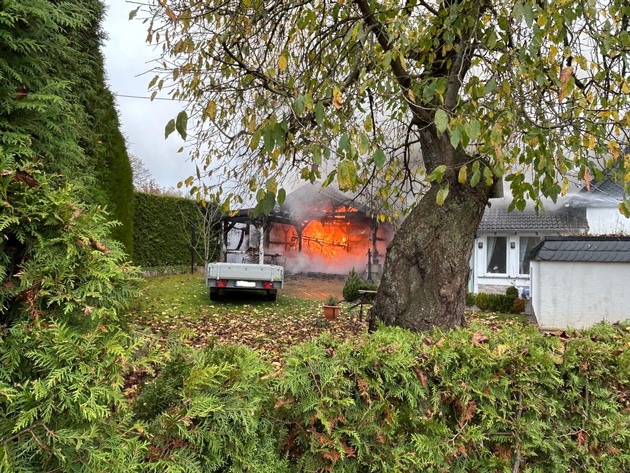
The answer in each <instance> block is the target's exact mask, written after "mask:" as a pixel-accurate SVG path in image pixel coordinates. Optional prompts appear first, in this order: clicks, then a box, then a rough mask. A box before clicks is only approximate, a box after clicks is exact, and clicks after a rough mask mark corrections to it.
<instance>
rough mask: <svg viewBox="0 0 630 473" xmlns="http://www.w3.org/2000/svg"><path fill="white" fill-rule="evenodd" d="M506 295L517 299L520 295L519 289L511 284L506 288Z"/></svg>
mask: <svg viewBox="0 0 630 473" xmlns="http://www.w3.org/2000/svg"><path fill="white" fill-rule="evenodd" d="M505 295H506V296H510V297H513V298H514V299H516V298H517V297H518V289H517V288H516V287H514V286H510V287H508V288H507V289H506V290H505Z"/></svg>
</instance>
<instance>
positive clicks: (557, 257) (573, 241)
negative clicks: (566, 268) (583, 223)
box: [529, 236, 630, 263]
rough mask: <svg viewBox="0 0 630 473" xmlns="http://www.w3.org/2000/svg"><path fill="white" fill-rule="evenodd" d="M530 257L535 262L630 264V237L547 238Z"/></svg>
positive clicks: (534, 249) (533, 250)
mask: <svg viewBox="0 0 630 473" xmlns="http://www.w3.org/2000/svg"><path fill="white" fill-rule="evenodd" d="M529 256H530V259H532V260H535V261H574V262H587V261H588V262H597V263H630V237H588V236H582V237H546V238H545V239H544V240H543V241H542V242H541V243H540V244H539V245H537V246H536V247H535V248H533V249H532V251H531V253H530V255H529Z"/></svg>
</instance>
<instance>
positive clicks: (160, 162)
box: [103, 0, 194, 187]
mask: <svg viewBox="0 0 630 473" xmlns="http://www.w3.org/2000/svg"><path fill="white" fill-rule="evenodd" d="M105 4H106V5H107V7H108V9H107V17H106V19H105V22H104V23H103V29H104V30H105V31H106V33H107V35H108V37H109V39H108V40H107V41H106V43H105V45H104V48H103V53H104V55H105V67H106V70H107V82H108V85H109V88H110V90H111V91H112V93H113V94H114V95H115V96H116V102H117V105H118V111H119V116H120V122H121V128H122V132H123V134H124V135H125V137H126V138H127V147H128V150H129V153H130V154H133V155H136V156H138V157H139V158H140V159H142V161H144V163H145V165H146V167H147V169H149V171H151V174H152V176H153V178H154V179H155V180H156V181H157V182H158V184H160V185H161V186H163V187H171V186H175V185H176V184H177V182H178V181H183V180H184V179H185V178H186V177H188V176H189V175H192V174H194V165H193V164H192V163H191V162H190V161H189V160H188V153H187V151H186V150H184V151H183V152H182V153H179V154H178V153H177V150H178V149H179V148H180V147H181V146H182V145H183V144H184V142H183V141H182V140H181V139H180V138H179V136H176V135H177V133H173V134H172V135H171V136H169V138H168V139H167V140H165V139H164V126H165V125H166V123H167V122H168V120H169V119H171V118H175V116H176V115H177V113H178V112H179V111H180V110H181V108H182V105H181V104H179V103H177V102H171V101H166V100H154V101H150V100H146V99H141V98H130V97H123V96H124V95H127V96H137V97H147V98H148V97H149V95H150V94H149V92H148V91H147V85H148V84H149V81H150V80H151V78H152V77H153V74H151V73H147V74H144V73H145V72H147V71H148V70H149V69H150V68H151V65H150V61H151V60H152V59H154V58H155V57H157V52H156V51H154V50H153V47H152V46H150V45H147V44H146V42H145V38H146V35H147V33H146V25H144V24H143V23H142V22H141V21H138V20H132V21H129V12H130V11H131V10H133V9H134V6H133V5H131V4H129V3H126V2H125V1H124V0H105ZM162 96H163V97H164V98H166V94H163V95H162ZM158 97H159V95H158Z"/></svg>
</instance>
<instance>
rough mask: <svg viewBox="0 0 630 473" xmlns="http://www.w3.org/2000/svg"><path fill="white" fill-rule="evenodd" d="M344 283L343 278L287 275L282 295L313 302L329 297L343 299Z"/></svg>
mask: <svg viewBox="0 0 630 473" xmlns="http://www.w3.org/2000/svg"><path fill="white" fill-rule="evenodd" d="M344 282H345V277H342V276H330V275H321V276H319V275H305V274H290V275H285V277H284V288H283V289H282V290H281V291H280V294H284V295H286V296H293V297H299V298H301V299H310V300H313V301H323V300H325V299H326V298H327V297H328V296H337V297H338V298H339V299H342V298H343V296H342V295H341V292H342V291H343V285H344Z"/></svg>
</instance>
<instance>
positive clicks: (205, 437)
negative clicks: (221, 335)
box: [134, 345, 289, 473]
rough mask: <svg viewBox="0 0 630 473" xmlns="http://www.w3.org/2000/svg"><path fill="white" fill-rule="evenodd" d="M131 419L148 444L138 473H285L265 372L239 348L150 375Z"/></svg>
mask: <svg viewBox="0 0 630 473" xmlns="http://www.w3.org/2000/svg"><path fill="white" fill-rule="evenodd" d="M158 369H159V370H160V374H159V375H158V377H157V378H156V379H155V381H154V382H152V383H149V384H147V385H146V386H145V387H144V388H143V390H142V392H141V394H140V396H139V397H138V399H137V400H136V403H135V404H136V406H135V407H134V411H135V412H136V417H137V419H138V420H143V421H145V425H144V428H143V431H144V434H143V436H144V437H145V438H146V439H147V440H148V441H150V447H149V455H148V456H147V457H146V459H145V468H146V471H151V472H156V473H157V472H159V473H162V472H169V471H194V472H242V471H247V472H278V473H282V472H288V471H289V468H288V466H289V465H288V461H287V459H286V455H284V454H283V453H282V442H283V440H284V439H285V426H284V424H283V423H282V422H281V421H279V420H278V419H277V418H276V417H275V413H274V410H275V403H276V397H275V395H274V391H273V390H272V389H271V383H270V376H269V375H270V366H269V365H268V364H267V363H264V362H262V361H261V360H260V358H259V356H258V355H257V354H255V353H254V352H253V351H251V350H249V349H247V348H245V347H242V346H238V345H235V346H230V347H219V346H216V347H209V348H207V349H205V350H193V349H190V348H186V347H180V348H179V349H178V350H177V356H176V357H175V358H174V359H173V360H172V361H168V362H167V363H166V364H165V365H164V366H163V367H161V368H158Z"/></svg>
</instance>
